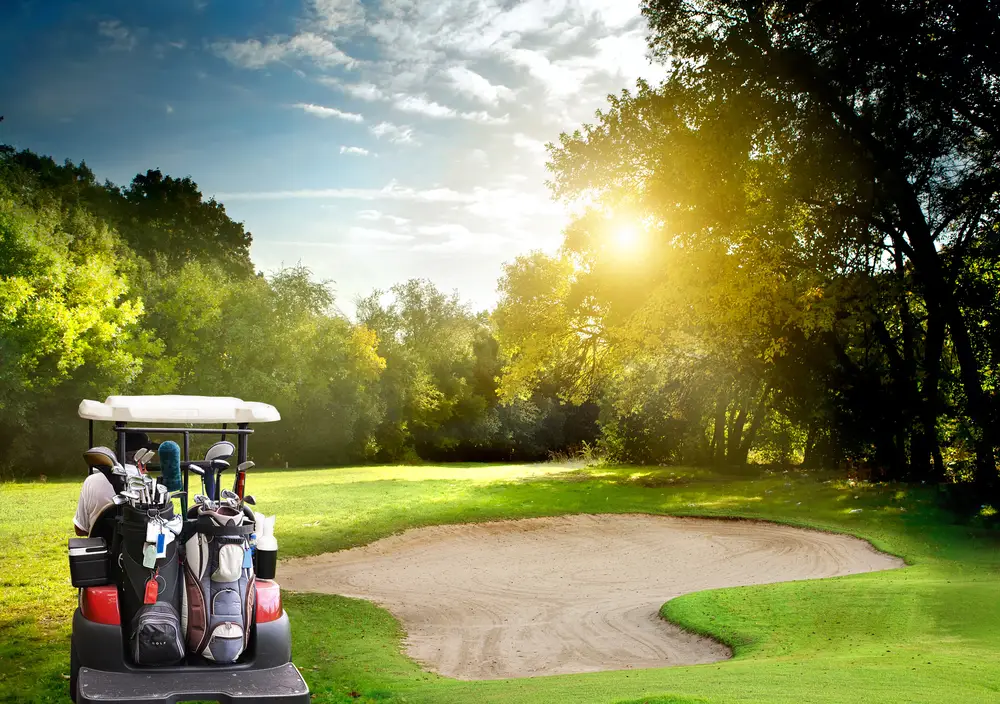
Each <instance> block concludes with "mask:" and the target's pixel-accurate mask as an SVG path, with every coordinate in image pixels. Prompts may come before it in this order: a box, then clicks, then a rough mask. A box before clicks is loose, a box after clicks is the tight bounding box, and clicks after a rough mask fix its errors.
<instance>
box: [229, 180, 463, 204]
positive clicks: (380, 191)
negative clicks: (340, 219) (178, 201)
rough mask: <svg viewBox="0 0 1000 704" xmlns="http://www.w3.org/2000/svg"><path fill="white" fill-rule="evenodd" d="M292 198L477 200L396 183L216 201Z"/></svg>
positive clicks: (233, 195)
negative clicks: (375, 186) (372, 186)
mask: <svg viewBox="0 0 1000 704" xmlns="http://www.w3.org/2000/svg"><path fill="white" fill-rule="evenodd" d="M289 198H328V199H334V198H341V199H348V200H402V201H413V202H424V203H471V202H473V201H474V200H475V197H474V196H473V195H472V194H469V193H461V192H459V191H456V190H453V189H451V188H423V189H419V188H413V187H410V186H400V185H399V183H398V182H397V181H395V180H393V181H389V183H387V184H386V185H385V186H383V187H382V188H316V189H308V188H307V189H302V190H298V191H263V192H253V193H223V194H220V195H217V196H216V199H217V200H224V199H225V200H255V199H263V200H284V199H289Z"/></svg>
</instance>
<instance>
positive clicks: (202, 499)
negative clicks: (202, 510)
mask: <svg viewBox="0 0 1000 704" xmlns="http://www.w3.org/2000/svg"><path fill="white" fill-rule="evenodd" d="M208 501H210V499H209V498H208V497H207V496H205V495H204V494H195V497H194V502H195V503H196V504H204V503H207V502H208Z"/></svg>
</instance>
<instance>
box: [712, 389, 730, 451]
mask: <svg viewBox="0 0 1000 704" xmlns="http://www.w3.org/2000/svg"><path fill="white" fill-rule="evenodd" d="M727 405H728V398H727V396H726V392H725V391H722V392H720V393H719V398H718V400H716V402H715V434H714V436H713V437H712V447H713V448H714V450H715V456H714V457H713V461H714V463H715V464H717V465H721V464H724V463H725V461H726V454H725V453H726V406H727Z"/></svg>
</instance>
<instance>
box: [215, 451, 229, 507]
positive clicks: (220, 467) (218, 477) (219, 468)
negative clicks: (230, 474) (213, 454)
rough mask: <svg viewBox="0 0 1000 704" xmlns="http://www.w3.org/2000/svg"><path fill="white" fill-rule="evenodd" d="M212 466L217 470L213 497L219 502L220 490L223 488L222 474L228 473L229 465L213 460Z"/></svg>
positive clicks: (222, 461) (223, 461)
mask: <svg viewBox="0 0 1000 704" xmlns="http://www.w3.org/2000/svg"><path fill="white" fill-rule="evenodd" d="M211 466H212V469H214V470H215V486H214V487H213V489H214V494H213V495H214V497H215V500H216V501H218V500H219V490H220V489H221V488H222V486H221V482H222V473H223V472H224V471H226V470H227V469H229V463H228V462H226V461H225V460H212V461H211Z"/></svg>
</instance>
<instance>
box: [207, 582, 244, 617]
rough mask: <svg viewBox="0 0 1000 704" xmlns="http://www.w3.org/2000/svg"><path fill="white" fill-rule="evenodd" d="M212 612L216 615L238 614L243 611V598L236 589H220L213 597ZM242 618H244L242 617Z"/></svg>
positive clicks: (238, 615)
mask: <svg viewBox="0 0 1000 704" xmlns="http://www.w3.org/2000/svg"><path fill="white" fill-rule="evenodd" d="M212 613H213V614H214V615H216V616H237V617H240V616H241V614H242V613H243V600H242V599H241V598H240V595H239V592H237V591H236V590H235V589H220V590H219V591H217V592H216V593H215V596H213V597H212ZM240 620H242V618H241V619H240Z"/></svg>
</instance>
